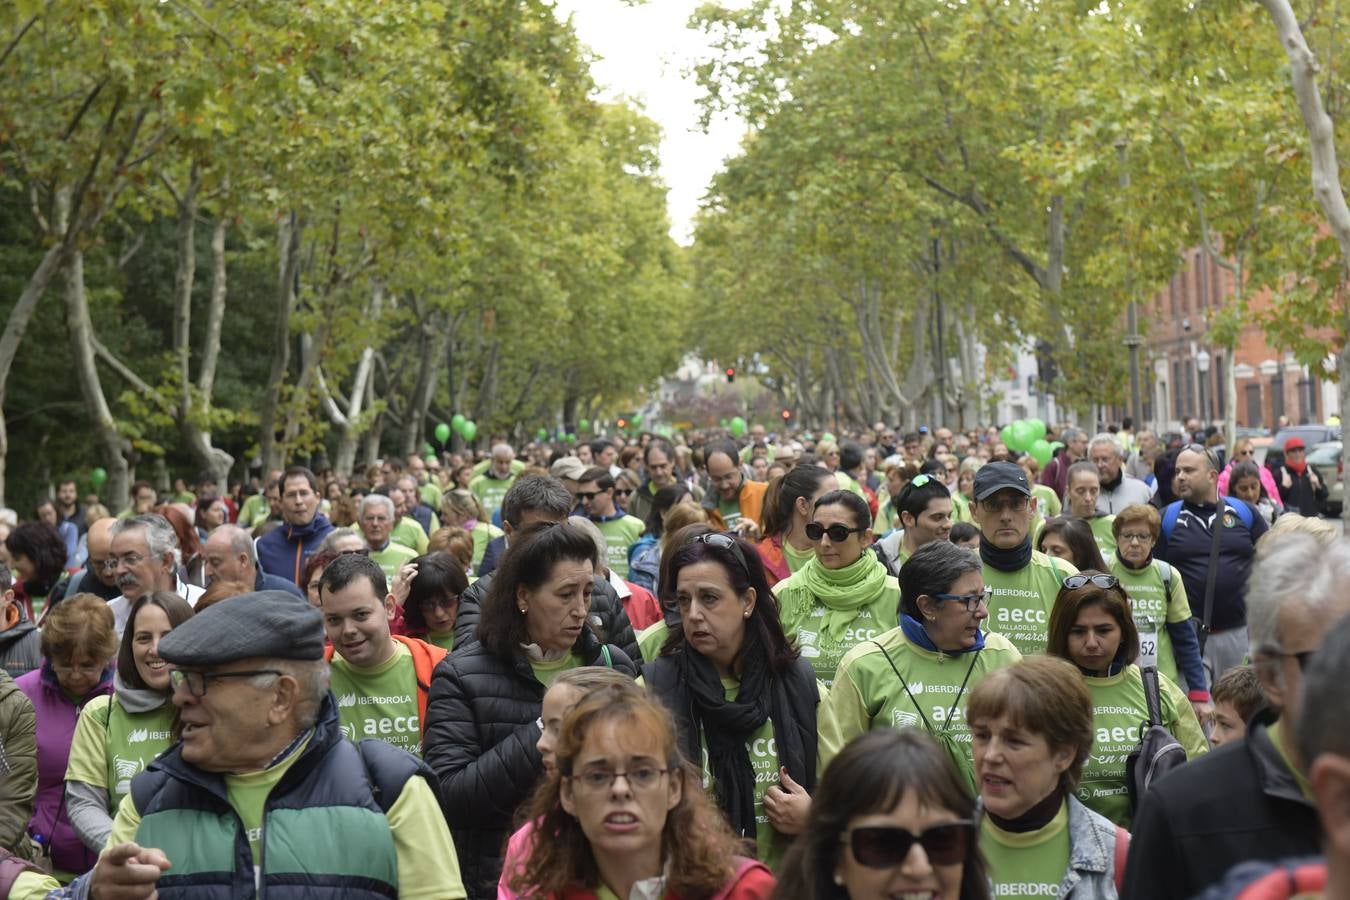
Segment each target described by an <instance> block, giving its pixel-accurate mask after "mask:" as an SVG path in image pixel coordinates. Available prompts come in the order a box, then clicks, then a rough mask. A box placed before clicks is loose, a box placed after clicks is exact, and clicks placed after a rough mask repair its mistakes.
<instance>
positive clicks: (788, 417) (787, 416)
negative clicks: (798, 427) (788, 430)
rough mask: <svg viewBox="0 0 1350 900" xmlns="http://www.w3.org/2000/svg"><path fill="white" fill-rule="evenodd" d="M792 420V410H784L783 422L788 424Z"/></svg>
mask: <svg viewBox="0 0 1350 900" xmlns="http://www.w3.org/2000/svg"><path fill="white" fill-rule="evenodd" d="M791 419H792V410H790V409H785V410H783V421H784V422H788V421H789V420H791Z"/></svg>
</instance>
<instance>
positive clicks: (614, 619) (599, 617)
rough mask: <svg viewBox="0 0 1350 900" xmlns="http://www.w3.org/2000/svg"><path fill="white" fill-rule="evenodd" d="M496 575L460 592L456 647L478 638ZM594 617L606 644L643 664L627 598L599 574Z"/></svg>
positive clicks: (592, 598)
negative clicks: (624, 604)
mask: <svg viewBox="0 0 1350 900" xmlns="http://www.w3.org/2000/svg"><path fill="white" fill-rule="evenodd" d="M495 577H496V573H495V572H490V573H488V574H487V575H484V576H483V577H482V578H479V579H478V580H477V581H475V582H474V583H473V584H471V585H469V589H468V590H467V591H465V592H464V593H463V594H460V596H459V615H458V617H457V618H456V619H455V646H456V647H462V646H465V645H466V644H471V643H473V642H474V641H476V640H478V619H479V617H480V616H481V614H482V606H483V601H484V600H486V599H487V595H488V589H489V588H490V587H492V580H493V578H495ZM590 619H591V625H592V627H594V628H596V629H598V630H599V632H600V637H601V638H602V639H603V640H604V641H605V643H608V644H613V645H614V646H616V647H618V648H619V649H620V650H622V651H623V652H624V653H627V654H628V658H629V659H631V660H633V662H635V663H637V664H638V665H642V651H641V650H639V649H638V643H637V635H635V634H634V633H633V623H632V622H630V621H628V613H627V612H625V611H624V608H623V601H622V600H620V599H619V595H618V594H616V593H615V592H614V588H613V587H611V586H610V584H609V581H608V580H607V579H606V578H605V577H604V576H603V575H597V576H595V589H594V590H593V591H592V592H591V615H590Z"/></svg>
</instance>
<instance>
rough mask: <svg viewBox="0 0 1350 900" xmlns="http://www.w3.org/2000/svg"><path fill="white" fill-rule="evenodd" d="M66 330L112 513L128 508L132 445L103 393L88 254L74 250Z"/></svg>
mask: <svg viewBox="0 0 1350 900" xmlns="http://www.w3.org/2000/svg"><path fill="white" fill-rule="evenodd" d="M64 271H65V280H66V328H67V330H68V331H69V332H70V345H71V351H72V352H71V358H72V360H73V362H74V364H75V374H76V377H77V378H78V379H79V382H80V393H81V394H82V395H83V396H84V404H85V406H86V407H87V409H88V411H89V418H90V420H91V421H92V422H93V424H94V443H95V444H96V445H97V446H98V448H99V450H100V456H101V460H102V462H103V465H104V467H105V468H106V469H107V471H108V482H107V488H106V491H105V492H104V497H103V500H104V502H105V503H106V504H107V505H108V508H109V509H110V510H113V511H114V512H115V511H118V510H121V509H123V508H125V507H126V505H127V500H128V489H129V487H130V480H129V474H128V468H127V452H128V451H129V450H130V449H131V445H130V443H129V442H128V441H127V439H126V438H124V437H123V436H122V435H121V434H119V433H118V431H117V423H116V422H115V421H114V419H113V415H112V410H111V409H109V407H108V400H107V398H106V397H105V396H104V394H103V383H102V382H101V381H100V379H99V375H98V367H97V365H96V364H95V362H94V329H93V324H92V322H91V321H90V318H89V298H88V297H87V295H86V294H85V290H84V254H83V253H81V252H80V251H79V250H78V249H75V250H72V251H71V253H70V258H69V259H68V261H67V262H66V266H65V270H64Z"/></svg>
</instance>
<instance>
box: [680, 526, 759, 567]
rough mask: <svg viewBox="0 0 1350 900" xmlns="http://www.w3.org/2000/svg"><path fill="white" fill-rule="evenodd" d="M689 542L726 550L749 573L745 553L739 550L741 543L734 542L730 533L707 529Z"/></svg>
mask: <svg viewBox="0 0 1350 900" xmlns="http://www.w3.org/2000/svg"><path fill="white" fill-rule="evenodd" d="M691 543H697V544H707V545H708V546H709V547H716V548H718V549H719V550H726V551H727V552H729V553H730V554H731V555H732V556H734V557H735V558H736V562H737V563H739V564H740V567H741V569H742V570H743V571H744V572H745V574H746V576H747V577H748V576H749V575H750V564H749V563H747V562H746V561H745V554H744V553H742V552H741V545H740V544H738V543H736V539H735V538H734V537H732V536H731V535H729V534H724V533H722V532H720V531H709V532H707V533H706V534H700V535H698V536H697V537H695V538H694V540H693V541H692V542H691Z"/></svg>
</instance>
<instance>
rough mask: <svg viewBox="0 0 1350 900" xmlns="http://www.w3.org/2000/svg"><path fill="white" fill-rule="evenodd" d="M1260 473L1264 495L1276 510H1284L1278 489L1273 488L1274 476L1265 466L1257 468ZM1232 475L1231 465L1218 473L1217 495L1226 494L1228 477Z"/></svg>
mask: <svg viewBox="0 0 1350 900" xmlns="http://www.w3.org/2000/svg"><path fill="white" fill-rule="evenodd" d="M1256 468H1257V470H1258V471H1259V472H1260V473H1261V487H1263V488H1265V489H1266V495H1267V496H1268V497H1270V502H1271V503H1274V504H1275V508H1276V509H1284V501H1282V500H1281V499H1280V489H1279V488H1277V487H1276V486H1275V476H1274V475H1272V474H1270V470H1269V469H1267V468H1266V467H1265V466H1257V467H1256ZM1232 474H1233V463H1229V464H1228V465H1226V466H1224V468H1223V471H1222V472H1220V473H1219V493H1220V494H1227V493H1228V477H1229V476H1230V475H1232Z"/></svg>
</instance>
